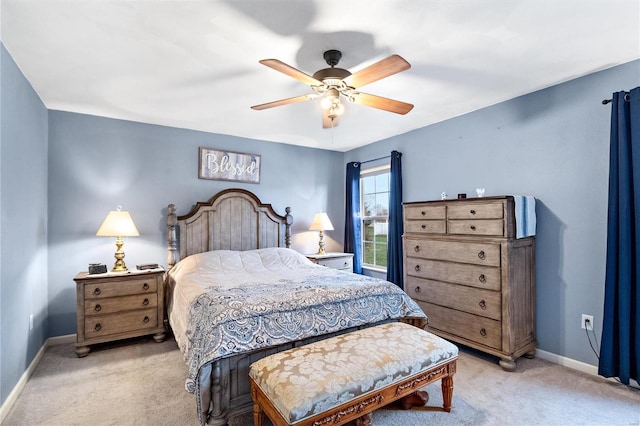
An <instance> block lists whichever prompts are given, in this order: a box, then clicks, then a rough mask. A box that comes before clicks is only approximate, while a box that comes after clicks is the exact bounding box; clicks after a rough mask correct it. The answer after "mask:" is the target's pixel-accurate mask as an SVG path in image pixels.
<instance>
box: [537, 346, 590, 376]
mask: <svg viewBox="0 0 640 426" xmlns="http://www.w3.org/2000/svg"><path fill="white" fill-rule="evenodd" d="M536 357H538V358H540V359H544V360H545V361H549V362H552V363H554V364H558V365H562V366H564V367H569V368H571V369H572V370H578V371H582V372H583V373H587V374H591V375H592V376H597V375H598V367H597V366H595V365H591V364H587V363H586V362H582V361H576V360H575V359H571V358H567V357H564V356H560V355H556V354H554V353H551V352H547V351H542V350H540V349H536Z"/></svg>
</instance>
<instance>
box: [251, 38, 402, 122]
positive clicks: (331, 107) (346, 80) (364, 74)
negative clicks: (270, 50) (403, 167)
mask: <svg viewBox="0 0 640 426" xmlns="http://www.w3.org/2000/svg"><path fill="white" fill-rule="evenodd" d="M341 58H342V52H340V51H339V50H327V51H326V52H324V60H325V61H326V62H327V64H328V65H329V68H323V69H321V70H319V71H316V72H315V73H314V74H313V76H311V75H309V74H307V73H304V72H302V71H300V70H298V69H296V68H294V67H292V66H290V65H287V64H285V63H284V62H282V61H279V60H277V59H263V60H261V61H259V62H260V63H261V64H263V65H266V66H268V67H270V68H273V69H274V70H276V71H280V72H281V73H283V74H286V75H288V76H289V77H293V78H295V79H296V80H299V81H301V82H303V83H305V84H308V85H309V86H311V89H313V92H314V93H310V94H307V95H302V96H295V97H293V98H286V99H280V100H278V101H273V102H268V103H266V104H260V105H254V106H252V107H251V108H252V109H255V110H263V109H268V108H273V107H277V106H282V105H288V104H293V103H296V102H302V101H309V100H311V99H317V98H321V105H322V110H323V113H322V127H324V128H330V127H335V126H337V125H338V118H339V116H340V114H342V112H343V111H344V105H342V103H341V101H340V99H341V96H342V97H344V98H345V99H347V100H348V101H349V102H352V103H354V104H358V105H364V106H368V107H372V108H377V109H381V110H385V111H390V112H395V113H396V114H403V115H404V114H406V113H408V112H409V111H411V109H412V108H413V105H412V104H408V103H406V102H400V101H396V100H393V99H389V98H383V97H382V96H376V95H370V94H368V93H363V92H360V91H359V90H358V89H359V88H360V87H363V86H365V85H367V84H370V83H373V82H375V81H378V80H381V79H383V78H385V77H389V76H390V75H393V74H397V73H399V72H401V71H405V70H408V69H409V68H411V64H409V62H407V61H405V60H404V59H403V58H402V57H401V56H399V55H391V56H389V57H388V58H385V59H382V60H381V61H378V62H376V63H375V64H373V65H370V66H368V67H366V68H364V69H362V70H360V71H358V72H356V73H354V74H352V73H351V72H349V71H347V70H345V69H343V68H337V67H336V65H338V62H340V59H341Z"/></svg>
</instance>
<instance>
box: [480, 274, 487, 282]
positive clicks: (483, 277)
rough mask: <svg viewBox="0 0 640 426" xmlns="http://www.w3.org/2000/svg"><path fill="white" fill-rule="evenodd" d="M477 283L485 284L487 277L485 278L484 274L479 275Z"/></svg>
mask: <svg viewBox="0 0 640 426" xmlns="http://www.w3.org/2000/svg"><path fill="white" fill-rule="evenodd" d="M478 281H480V282H481V283H485V282H487V277H485V276H484V274H480V276H479V277H478Z"/></svg>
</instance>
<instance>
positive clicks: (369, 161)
mask: <svg viewBox="0 0 640 426" xmlns="http://www.w3.org/2000/svg"><path fill="white" fill-rule="evenodd" d="M385 158H391V156H390V155H385V156H384V157H380V158H374V159H373V160H367V161H361V162H360V164H365V163H373V162H374V161H379V160H384V159H385Z"/></svg>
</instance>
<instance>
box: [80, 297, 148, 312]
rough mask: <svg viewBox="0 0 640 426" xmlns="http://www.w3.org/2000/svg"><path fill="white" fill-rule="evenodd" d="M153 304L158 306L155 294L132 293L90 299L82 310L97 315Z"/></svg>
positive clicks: (142, 307)
mask: <svg viewBox="0 0 640 426" xmlns="http://www.w3.org/2000/svg"><path fill="white" fill-rule="evenodd" d="M155 306H158V295H157V294H155V293H152V294H134V295H133V296H122V297H109V298H103V299H90V300H87V301H86V302H85V305H84V310H85V314H86V315H97V314H109V313H112V312H121V311H131V310H135V309H144V308H153V307H155Z"/></svg>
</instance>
